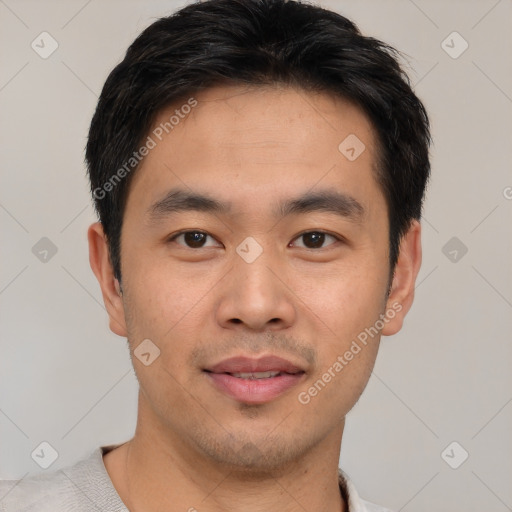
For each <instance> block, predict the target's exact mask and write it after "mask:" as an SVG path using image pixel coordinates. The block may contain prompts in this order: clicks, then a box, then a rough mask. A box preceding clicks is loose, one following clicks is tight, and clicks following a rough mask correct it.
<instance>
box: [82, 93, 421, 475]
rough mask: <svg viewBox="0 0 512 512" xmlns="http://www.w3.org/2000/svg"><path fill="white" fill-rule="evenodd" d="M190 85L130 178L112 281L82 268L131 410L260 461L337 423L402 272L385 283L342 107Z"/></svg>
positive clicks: (354, 117)
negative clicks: (109, 333)
mask: <svg viewBox="0 0 512 512" xmlns="http://www.w3.org/2000/svg"><path fill="white" fill-rule="evenodd" d="M195 99H196V100H197V104H196V105H195V106H193V108H191V109H188V108H186V109H180V105H178V106H176V105H174V106H173V108H172V109H169V110H165V111H163V112H161V113H160V115H159V117H158V119H156V121H155V126H154V128H153V129H152V132H151V133H150V135H151V136H152V138H153V140H154V142H155V143H156V144H155V146H154V147H153V148H152V149H151V150H150V151H149V153H148V154H147V156H146V157H145V158H144V160H143V161H142V163H141V165H140V167H139V168H138V169H137V171H136V174H135V176H134V179H133V181H132V183H131V186H130V191H129V195H128V200H127V204H126V210H125V215H124V221H123V229H122V235H121V275H122V290H123V292H122V296H118V295H115V294H113V293H111V290H112V286H111V282H112V280H113V277H112V275H111V273H109V272H107V271H104V272H103V277H101V278H100V282H102V281H103V282H102V288H103V292H104V296H105V297H106V299H105V300H106V303H108V304H107V307H108V310H109V314H110V317H111V328H112V329H113V330H114V331H115V332H116V333H118V334H120V335H122V336H127V337H128V340H129V344H130V349H131V352H132V360H133V364H134V367H135V371H136V374H137V377H138V380H139V382H140V391H141V393H140V402H139V424H140V425H141V426H142V425H144V428H146V429H147V430H148V431H152V432H154V433H155V435H160V436H165V437H166V438H167V439H169V440H175V441H177V442H179V443H181V444H182V445H183V446H187V449H189V450H190V452H192V453H196V454H197V455H198V456H202V457H206V458H208V459H209V460H212V461H216V462H217V463H222V464H226V465H231V466H237V467H253V468H254V467H256V466H258V467H261V468H263V467H265V468H270V467H273V468H277V467H280V466H283V465H286V464H289V463H290V462H291V461H293V460H296V459H297V458H299V457H301V456H302V455H304V454H305V453H307V452H308V450H311V449H312V447H314V446H316V445H318V443H319V442H321V441H322V440H323V439H325V438H326V437H327V436H329V435H330V433H332V432H333V431H336V430H337V431H338V432H340V435H341V431H342V427H343V420H344V417H345V415H346V414H347V412H348V411H349V410H350V409H351V408H352V406H353V405H354V404H355V402H356V401H357V399H358V398H359V396H360V394H361V392H362V391H363V389H364V387H365V385H366V383H367V381H368V378H369V376H370V373H371V370H372V368H373V365H374V361H375V358H376V355H377V350H378V346H379V340H380V335H381V334H382V332H384V334H391V333H392V332H396V331H397V330H398V329H399V328H400V324H401V320H402V318H403V315H404V314H405V310H406V309H408V305H409V304H408V301H409V300H411V297H410V290H409V289H408V287H407V286H405V285H404V283H405V282H406V284H408V285H410V281H411V279H409V278H407V279H406V278H404V277H403V276H402V278H400V275H401V274H400V272H398V274H397V275H398V277H397V279H398V281H397V282H394V283H393V286H392V288H391V293H390V294H389V296H388V293H387V292H388V287H389V272H390V269H389V263H388V259H389V245H388V233H389V226H388V216H387V208H386V203H385V199H384V196H383V193H382V191H381V189H380V188H379V185H378V184H377V182H376V180H375V172H374V169H373V165H374V162H375V161H376V147H375V146H376V143H375V135H374V133H373V131H372V126H371V124H370V122H369V121H368V119H367V118H366V117H365V116H364V115H363V113H362V112H361V111H360V110H359V109H358V108H357V107H355V106H353V105H351V104H350V103H348V102H346V101H344V100H342V99H339V98H334V97H331V96H329V95H324V94H312V93H306V92H304V91H298V90H294V89H290V88H270V87H269V88H261V87H259V88H256V87H252V88H240V87H217V88H214V89H210V90H207V91H204V92H201V93H199V94H197V95H195ZM186 103H187V102H186V100H185V101H184V104H186ZM189 104H191V103H190V102H189ZM176 109H178V111H179V112H180V114H181V115H180V116H179V118H180V120H179V122H177V123H176V119H174V123H173V128H172V130H170V131H169V133H168V134H167V133H165V131H164V132H163V135H164V136H162V134H161V131H162V130H161V129H160V130H158V127H162V126H163V125H164V123H166V122H169V119H170V118H171V116H172V115H173V114H174V113H176ZM184 112H187V114H186V115H185V114H184ZM155 130H156V131H155ZM155 134H159V136H156V135H155ZM347 137H350V138H349V139H347ZM355 137H357V139H356V138H355ZM159 138H161V139H162V140H160V139H159ZM345 139H347V141H346V142H343V141H345ZM340 144H341V146H340ZM362 144H364V146H362ZM150 145H153V144H150ZM351 148H353V150H352V149H351ZM363 148H364V150H363V151H362V152H361V149H363ZM359 153H360V154H359ZM354 157H356V158H354ZM415 240H416V239H415ZM418 243H419V242H417V241H415V242H414V244H413V245H415V247H416V248H418ZM93 259H94V256H92V260H93ZM92 260H91V261H92ZM417 260H418V258H416V263H414V264H413V265H412V267H414V266H415V265H416V266H418V265H419V263H418V261H417ZM400 261H404V260H403V258H402V260H400ZM400 264H401V263H399V266H400ZM405 266H406V267H407V265H405ZM96 267H98V265H96ZM409 267H411V265H409ZM409 267H408V268H409ZM93 268H94V264H93ZM416 270H417V269H416ZM95 271H96V270H95ZM96 273H97V275H98V274H99V272H96ZM409 274H410V272H409ZM409 274H408V275H409ZM409 277H410V276H409ZM404 279H405V281H404ZM409 288H410V286H409ZM143 340H150V342H148V341H146V342H145V343H146V345H142V347H146V349H145V350H144V351H143V352H145V353H149V354H150V355H149V356H148V355H146V356H144V357H145V358H146V361H145V362H146V363H148V362H150V364H148V365H145V364H144V363H143V362H142V361H141V360H139V358H138V357H135V356H134V355H133V351H134V350H135V354H137V350H136V349H137V347H138V346H139V345H140V344H141V342H143ZM147 347H149V350H148V349H147ZM158 350H159V356H158V357H156V359H154V360H153V358H154V357H155V355H156V354H157V353H158ZM233 358H234V359H233ZM275 358H280V359H275ZM142 359H143V360H144V358H142ZM262 372H271V373H262Z"/></svg>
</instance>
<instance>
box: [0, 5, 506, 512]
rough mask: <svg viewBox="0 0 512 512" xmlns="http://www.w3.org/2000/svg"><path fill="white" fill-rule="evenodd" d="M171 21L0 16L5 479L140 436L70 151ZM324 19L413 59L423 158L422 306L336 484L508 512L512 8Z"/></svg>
mask: <svg viewBox="0 0 512 512" xmlns="http://www.w3.org/2000/svg"><path fill="white" fill-rule="evenodd" d="M180 5H182V3H181V2H172V1H167V2H164V1H144V2H143V1H141V0H139V1H122V2H121V1H103V2H100V1H99V0H92V1H89V2H87V1H83V0H80V1H78V0H77V1H75V0H73V1H66V2H64V1H60V2H58V1H47V0H44V1H24V0H19V1H14V0H0V48H2V50H1V62H0V64H1V75H0V108H1V112H2V117H1V122H0V137H1V141H2V145H1V155H0V162H1V188H0V225H1V229H2V243H1V245H0V258H1V270H0V315H1V319H0V329H1V331H0V332H1V346H0V478H20V477H22V476H24V475H26V474H28V473H30V474H32V473H37V472H40V471H43V469H42V468H41V467H39V466H38V465H37V464H36V462H35V461H34V460H33V459H32V458H31V453H32V452H33V451H34V449H36V448H37V447H38V446H39V445H40V443H41V442H42V441H47V442H48V443H50V444H51V445H52V446H53V447H54V448H55V450H56V451H57V452H58V458H57V459H56V460H55V462H54V463H53V465H52V466H51V467H50V468H49V469H48V470H47V471H50V470H53V469H58V468H59V467H63V466H65V465H68V464H71V463H73V462H75V461H76V460H78V459H79V458H82V457H84V456H86V455H87V454H88V453H90V451H91V450H92V449H94V448H95V447H97V446H98V445H100V444H108V443H118V442H122V441H124V440H127V439H129V438H130V437H131V436H132V434H133V431H134V426H135V419H136V393H137V383H136V379H135V377H134V374H133V371H132V369H131V364H130V360H129V354H128V350H127V348H126V342H125V340H124V339H122V338H118V337H116V336H115V335H114V334H112V333H111V332H110V331H109V329H108V324H107V316H106V313H105V310H104V307H103V304H102V299H101V294H100V289H99V286H98V284H97V282H96V280H95V278H94V276H93V274H92V272H91V270H90V268H89V263H88V249H87V242H86V229H87V227H88V225H89V224H90V223H91V222H93V221H94V220H95V217H94V213H93V210H92V207H91V202H90V199H89V196H88V188H87V187H88V186H87V181H86V177H85V168H84V165H83V148H84V144H85V139H86V133H87V129H88V124H89V122H90V119H91V116H92V113H93V110H94V108H95V105H96V102H97V96H98V94H99V92H100V90H101V87H102V85H103V82H104V80H105V79H106V77H107V74H108V73H109V71H110V70H111V69H112V67H113V66H114V65H115V64H116V63H117V62H119V60H120V59H121V58H122V56H123V54H124V52H125V50H126V48H127V46H128V45H129V44H130V43H131V42H132V40H133V39H134V38H135V37H136V35H137V34H138V33H139V32H140V31H141V30H142V29H143V28H145V27H146V26H147V25H148V24H150V23H151V22H152V21H154V20H155V18H157V17H159V16H162V15H165V14H168V13H170V12H172V11H173V10H175V9H176V8H177V7H179V6H180ZM322 5H325V6H327V7H330V8H333V9H335V10H338V11H339V12H341V13H343V14H345V15H347V16H348V17H350V18H352V19H353V20H354V21H355V22H356V23H357V24H358V25H359V27H360V28H361V30H362V31H363V32H364V33H366V34H369V35H373V36H375V37H378V38H381V39H383V40H384V41H386V42H389V43H391V44H392V45H394V46H396V47H397V48H398V49H400V50H402V51H403V52H405V53H406V54H407V55H408V62H407V63H406V66H407V69H408V71H409V73H410V76H411V79H412V82H413V83H414V84H415V88H416V91H417V93H418V95H419V96H420V97H421V98H422V99H423V100H424V102H425V104H426V106H427V108H428V110H429V112H430V116H431V119H432V126H433V135H434V139H435V141H434V147H433V150H432V166H433V179H432V182H431V186H430V189H429V192H428V199H427V204H426V209H425V219H424V221H423V227H424V231H423V243H424V262H423V266H422V270H421V273H420V276H419V280H418V286H417V295H416V301H415V304H414V306H413V309H412V311H411V312H410V314H409V316H408V318H407V321H406V324H405V327H404V329H403V330H402V331H401V332H400V333H399V334H398V335H396V336H394V337H391V338H383V343H382V345H381V352H380V354H379V358H378V360H377V365H376V367H375V371H374V374H373V376H372V378H371V380H370V383H369V385H368V388H367V390H366V392H365V394H364V395H363V397H362V399H361V400H360V401H359V403H358V404H357V405H356V406H355V408H354V409H353V411H352V412H351V413H350V415H349V417H348V420H347V427H346V431H345V435H344V439H343V448H342V453H341V465H342V467H343V468H344V469H345V470H346V471H347V472H348V473H349V475H350V476H351V477H352V478H353V480H354V481H355V484H356V486H357V487H358V489H359V491H360V493H361V495H362V496H363V497H365V498H366V499H369V500H371V501H375V502H377V503H382V504H384V505H386V506H388V507H390V508H393V509H395V510H404V511H409V512H413V511H426V510H429V511H431V510H436V511H451V512H453V511H464V512H470V511H477V510H478V511H481V510H485V511H487V512H491V511H496V512H501V511H506V510H512V486H511V485H510V481H511V475H512V457H511V455H512V450H511V448H512V436H510V432H511V427H512V404H511V401H512V386H511V382H512V377H511V372H510V363H511V355H512V344H511V335H510V333H511V330H512V315H511V313H512V271H511V266H510V254H511V253H512V251H511V249H512V247H511V245H512V237H511V225H512V224H511V220H512V200H511V198H512V188H510V187H512V175H511V172H510V162H511V157H512V144H511V143H512V141H511V134H512V116H511V114H512V59H511V58H510V54H511V49H512V44H511V42H512V2H511V1H510V0H501V1H496V0H480V1H476V0H473V1H450V2H447V1H426V0H415V1H412V0H396V1H382V0H372V1H369V0H364V1H361V0H359V1H340V0H337V1H334V0H332V1H324V2H323V3H322ZM43 31H47V32H49V33H50V34H51V36H52V37H53V38H54V39H55V40H56V41H57V42H58V45H59V46H58V49H57V50H56V51H55V52H54V53H53V54H52V55H51V56H49V57H48V58H47V59H43V58H41V57H40V56H39V55H38V54H37V53H36V52H35V51H34V50H33V49H32V48H31V42H32V41H33V40H36V42H37V41H38V40H39V41H40V39H37V38H38V36H39V34H40V33H41V32H43ZM453 31H457V32H458V33H459V34H460V35H461V36H462V38H464V40H465V41H467V43H468V44H469V47H468V49H467V50H466V51H465V52H464V53H462V54H461V55H460V56H458V58H453V55H455V54H457V53H459V52H460V50H461V49H463V44H464V42H463V40H462V39H460V38H459V37H458V36H451V37H448V39H446V38H447V36H449V35H450V34H451V33H452V32H453ZM444 40H446V42H445V43H444V45H443V46H442V42H443V41H444ZM40 44H41V43H40ZM450 47H451V48H450ZM45 48H47V49H48V48H49V43H48V40H47V41H46V43H45ZM445 50H447V51H448V52H451V53H452V56H450V55H449V54H448V53H447V51H445ZM507 187H508V188H507ZM43 237H47V238H48V239H50V240H51V242H52V243H53V244H54V245H55V247H56V249H57V252H56V254H54V255H52V252H51V250H50V251H49V252H48V253H44V250H45V248H46V250H48V242H47V241H43V242H39V241H40V239H41V238H43ZM453 237H456V239H455V240H452V241H451V242H450V243H449V244H448V246H446V247H445V245H446V244H447V243H448V242H449V241H450V240H451V239H452V238H453ZM38 242H39V243H40V245H37V246H36V249H34V251H33V250H32V248H33V247H34V246H35V245H36V244H37V243H38ZM41 244H42V245H41ZM45 244H46V245H45ZM464 248H467V253H465V254H464V250H465V249H464ZM41 251H43V252H41ZM34 253H35V254H34ZM507 255H508V256H507ZM44 257H46V261H44ZM41 258H42V259H43V261H41ZM507 433H508V434H507ZM453 441H456V442H457V443H458V445H456V446H455V447H453V446H452V447H450V448H449V449H448V450H447V451H445V448H446V447H447V446H448V445H450V443H452V442H453ZM463 450H465V451H467V452H468V453H469V457H468V459H467V460H466V461H465V462H464V463H463V464H461V465H460V466H459V467H458V468H457V469H452V467H450V466H449V465H448V463H447V462H450V463H451V464H452V465H458V464H459V463H460V462H461V460H462V458H463V457H462V456H463V454H464V451H463ZM443 452H444V458H443V457H442V453H443ZM47 453H48V451H47ZM0 498H1V497H0Z"/></svg>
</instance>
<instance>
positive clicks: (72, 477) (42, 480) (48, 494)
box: [0, 445, 391, 512]
mask: <svg viewBox="0 0 512 512" xmlns="http://www.w3.org/2000/svg"><path fill="white" fill-rule="evenodd" d="M117 446H119V445H109V446H100V447H99V448H97V449H96V450H94V451H93V452H92V453H91V455H90V456H89V457H87V458H86V459H84V460H81V461H79V462H77V463H76V464H74V465H73V466H68V467H66V468H62V469H60V470H58V471H52V472H47V473H44V472H43V473H38V474H36V475H32V476H27V477H25V478H22V479H21V480H0V511H1V512H71V511H72V512H129V511H128V508H127V507H126V505H125V504H124V503H123V502H122V501H121V498H120V497H119V494H117V491H116V489H115V488H114V486H113V484H112V481H111V480H110V476H109V474H108V473H107V470H106V468H105V464H104V463H103V455H104V454H106V453H108V452H109V451H110V450H112V449H114V448H116V447H117ZM338 472H339V483H340V491H341V493H342V495H343V496H345V498H346V500H347V502H348V510H349V512H391V511H390V510H389V509H387V508H384V507H380V506H378V505H374V504H373V503H369V502H367V501H364V500H362V499H361V498H360V497H359V495H358V494H357V491H356V489H355V487H354V485H353V484H352V482H351V481H350V480H349V478H348V476H347V475H346V474H345V473H344V472H343V471H342V470H341V469H339V470H338Z"/></svg>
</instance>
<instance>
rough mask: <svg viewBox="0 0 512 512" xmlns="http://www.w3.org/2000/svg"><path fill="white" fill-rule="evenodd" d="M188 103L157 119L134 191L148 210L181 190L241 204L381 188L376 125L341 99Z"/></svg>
mask: <svg viewBox="0 0 512 512" xmlns="http://www.w3.org/2000/svg"><path fill="white" fill-rule="evenodd" d="M189 100H190V98H185V99H184V100H182V101H181V102H177V103H175V104H174V105H172V106H170V107H168V108H166V109H164V110H162V111H161V112H160V113H159V114H158V115H157V117H156V118H155V121H154V124H153V126H152V128H151V131H150V133H149V136H150V137H152V138H153V139H154V141H155V143H156V144H155V147H154V148H153V149H151V151H150V152H149V154H148V155H147V156H146V157H145V158H144V160H143V161H142V162H141V165H140V167H139V169H138V170H137V172H136V175H135V176H134V180H133V182H132V187H131V188H132V189H133V188H135V189H137V188H139V189H142V190H139V192H141V193H144V191H145V192H146V193H145V194H144V195H146V196H147V197H146V203H147V202H149V201H154V199H155V197H156V196H155V194H158V193H163V192H165V190H164V189H169V188H170V187H171V186H174V185H176V184H179V185H182V186H185V187H193V188H194V189H195V190H197V191H199V192H201V191H202V192H204V191H206V190H208V189H212V188H214V189H216V190H218V191H219V194H223V196H224V197H225V198H228V197H232V198H235V197H240V198H241V199H242V200H243V199H244V198H250V197H251V196H253V197H254V192H255V191H256V190H258V191H259V192H260V193H261V194H262V196H263V197H265V196H266V195H268V194H275V193H276V190H284V191H289V192H290V193H292V192H293V191H294V190H295V191H297V192H298V191H299V190H300V191H304V190H307V189H312V188H314V187H315V186H316V185H317V184H320V182H321V185H322V186H323V187H326V186H327V187H328V186H337V187H338V188H343V189H346V188H347V187H348V188H349V189H350V191H351V192H352V193H354V194H356V195H357V194H358V193H359V194H360V195H362V196H364V195H365V191H366V192H368V190H369V187H370V188H374V189H375V188H376V183H375V173H374V172H373V168H374V163H375V162H376V143H375V137H374V133H373V128H372V125H371V123H370V121H369V120H368V118H367V117H366V116H365V115H364V113H363V112H362V111H361V109H359V108H358V107H357V106H355V105H353V104H352V103H351V102H349V101H347V100H344V99H343V98H339V97H336V96H334V95H330V94H326V93H312V92H306V91H304V90H300V89H294V88H290V87H276V86H265V87H256V86H225V87H215V88H211V89H207V90H205V91H201V92H200V93H198V94H195V95H194V96H193V100H194V101H193V102H192V103H191V102H190V101H189ZM194 102H197V103H196V104H195V105H196V106H194V107H193V108H192V109H190V108H188V107H187V108H184V105H187V104H188V105H190V104H194ZM155 134H156V135H155ZM159 137H160V138H159ZM354 156H355V157H356V158H354ZM130 195H131V194H130ZM150 196H151V197H150Z"/></svg>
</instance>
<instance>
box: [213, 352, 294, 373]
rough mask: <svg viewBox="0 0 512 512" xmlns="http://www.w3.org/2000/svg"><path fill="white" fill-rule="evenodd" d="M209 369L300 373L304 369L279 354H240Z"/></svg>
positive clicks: (217, 370)
mask: <svg viewBox="0 0 512 512" xmlns="http://www.w3.org/2000/svg"><path fill="white" fill-rule="evenodd" d="M207 371H209V372H212V373H240V372H283V373H299V372H303V371H304V369H303V368H301V367H299V366H296V365H294V364H293V363H291V362H290V361H288V360H287V359H283V358H282V357H277V356H264V357H260V358H259V359H252V358H250V357H244V356H238V357H230V358H229V359H225V360H224V361H221V362H220V363H217V364H215V365H214V366H212V367H211V368H207Z"/></svg>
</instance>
